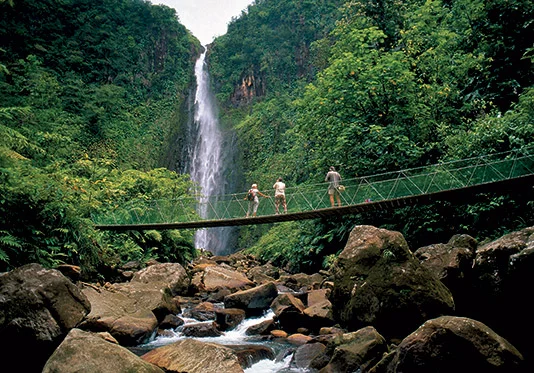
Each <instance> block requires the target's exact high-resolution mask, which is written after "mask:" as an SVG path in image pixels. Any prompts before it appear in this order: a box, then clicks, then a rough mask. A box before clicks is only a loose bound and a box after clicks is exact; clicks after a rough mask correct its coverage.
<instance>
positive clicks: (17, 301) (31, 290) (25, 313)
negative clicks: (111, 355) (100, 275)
mask: <svg viewBox="0 0 534 373" xmlns="http://www.w3.org/2000/svg"><path fill="white" fill-rule="evenodd" d="M90 309H91V304H90V303H89V300H88V299H87V297H86V296H85V295H84V294H83V293H82V292H81V291H80V290H79V288H78V287H76V286H75V285H74V284H73V283H72V282H71V281H70V280H69V279H68V278H67V277H65V276H64V275H63V274H62V273H61V272H59V271H57V270H48V269H45V268H43V267H42V266H41V265H39V264H27V265H24V266H22V267H19V268H17V269H15V270H13V271H11V272H7V273H5V274H3V275H1V276H0V340H1V341H2V346H3V347H2V356H3V357H4V359H3V364H4V365H6V366H10V365H11V366H13V365H12V364H11V362H13V363H15V362H20V361H24V368H25V369H26V371H27V372H33V371H40V370H41V369H42V367H43V365H44V363H45V362H46V360H47V359H48V357H49V356H50V355H51V354H52V352H54V349H55V348H56V347H57V346H58V345H59V344H60V343H61V341H62V340H63V338H64V337H65V336H66V335H67V333H68V332H69V331H70V330H71V329H72V328H74V327H76V326H77V325H78V324H79V323H80V322H81V321H82V320H83V318H84V317H85V315H87V314H88V313H89V311H90ZM21 346H23V347H24V348H21ZM27 351H32V358H31V359H27Z"/></svg>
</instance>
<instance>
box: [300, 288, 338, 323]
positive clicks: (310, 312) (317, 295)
mask: <svg viewBox="0 0 534 373" xmlns="http://www.w3.org/2000/svg"><path fill="white" fill-rule="evenodd" d="M329 293H330V290H329V289H319V290H312V291H310V292H309V293H308V304H307V306H308V307H307V308H306V309H305V310H304V314H305V315H306V316H308V317H309V318H310V325H312V327H313V329H312V330H313V332H314V333H317V332H318V331H319V330H320V329H321V328H322V327H326V326H332V325H334V324H335V321H334V314H333V311H332V303H331V302H330V301H329V300H328V294H329Z"/></svg>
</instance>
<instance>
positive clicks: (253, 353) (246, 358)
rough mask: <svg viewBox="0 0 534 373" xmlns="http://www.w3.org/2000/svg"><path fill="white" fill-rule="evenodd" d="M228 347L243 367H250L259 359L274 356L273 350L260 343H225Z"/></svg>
mask: <svg viewBox="0 0 534 373" xmlns="http://www.w3.org/2000/svg"><path fill="white" fill-rule="evenodd" d="M225 347H228V348H230V349H231V350H232V351H233V352H234V354H235V355H236V356H237V359H238V360H239V364H240V365H241V367H242V368H243V369H247V368H250V367H251V366H252V365H254V364H256V363H257V362H259V361H261V360H265V359H268V360H273V359H274V358H275V355H274V351H273V350H272V349H271V348H269V347H267V346H261V345H256V344H254V345H226V346H225Z"/></svg>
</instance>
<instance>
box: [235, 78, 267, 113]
mask: <svg viewBox="0 0 534 373" xmlns="http://www.w3.org/2000/svg"><path fill="white" fill-rule="evenodd" d="M265 93H266V84H265V79H264V77H263V74H250V73H244V74H243V76H242V78H241V82H240V84H238V85H237V86H236V87H235V89H234V92H233V93H232V96H231V97H230V101H231V103H232V105H234V106H240V105H246V104H249V103H251V102H252V101H253V100H254V98H256V97H262V96H265Z"/></svg>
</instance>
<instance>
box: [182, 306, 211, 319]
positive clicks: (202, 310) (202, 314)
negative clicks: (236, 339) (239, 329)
mask: <svg viewBox="0 0 534 373" xmlns="http://www.w3.org/2000/svg"><path fill="white" fill-rule="evenodd" d="M183 314H184V316H185V317H189V318H193V319H195V320H198V321H211V320H215V305H214V304H213V303H211V302H202V303H199V304H198V305H196V306H195V307H193V308H191V309H189V310H186V311H184V312H183Z"/></svg>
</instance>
